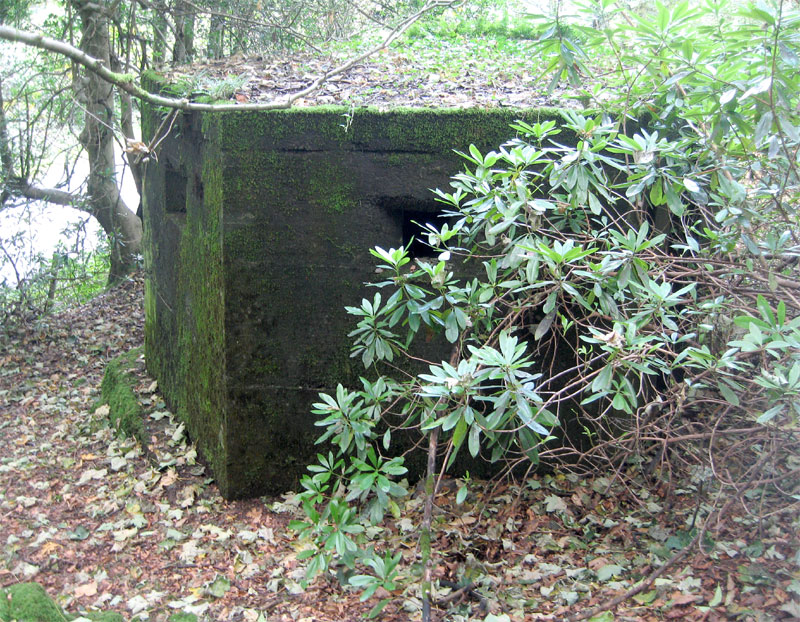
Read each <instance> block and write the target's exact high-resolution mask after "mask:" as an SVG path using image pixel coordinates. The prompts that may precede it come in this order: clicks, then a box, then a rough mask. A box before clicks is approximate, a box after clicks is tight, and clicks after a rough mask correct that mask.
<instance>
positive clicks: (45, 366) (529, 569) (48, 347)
mask: <svg viewBox="0 0 800 622" xmlns="http://www.w3.org/2000/svg"><path fill="white" fill-rule="evenodd" d="M142 327H143V311H142V282H141V277H138V278H135V279H133V280H131V281H130V282H128V283H126V284H124V285H123V286H120V287H117V288H115V289H113V290H112V291H110V292H108V293H106V294H104V295H102V296H100V297H98V298H97V299H95V300H93V301H92V302H91V303H89V304H87V305H84V306H82V307H80V308H75V309H71V310H68V311H66V312H63V313H60V314H57V315H53V316H50V317H48V318H46V319H45V320H43V321H40V322H39V323H38V324H36V325H35V326H32V327H29V328H27V329H24V330H17V331H15V332H14V333H13V334H12V335H10V336H8V337H7V338H5V339H4V340H0V551H1V553H0V587H7V586H9V585H12V584H14V583H17V582H22V581H36V582H38V583H40V584H42V585H43V586H44V587H45V588H46V590H47V591H48V593H49V594H50V595H52V596H53V597H54V598H55V599H56V601H57V602H58V603H59V604H61V605H62V606H64V607H65V608H66V609H67V610H68V611H70V612H72V613H77V612H80V611H86V610H91V609H94V608H101V609H104V610H115V611H118V612H120V613H121V614H123V616H124V617H125V618H126V619H142V620H144V619H149V620H166V619H168V618H169V617H170V616H171V615H174V614H175V613H177V612H186V613H192V614H195V615H196V616H197V617H198V618H199V619H208V620H231V621H237V622H238V621H248V622H257V621H259V620H264V621H266V620H278V621H284V620H286V621H289V620H292V621H300V620H305V621H333V620H337V621H345V620H358V619H362V616H363V615H364V614H365V613H367V612H368V611H369V610H370V609H371V607H372V606H373V605H374V604H375V603H376V602H377V600H378V598H379V597H386V598H389V599H390V602H389V604H388V605H387V606H386V608H385V609H384V610H383V612H382V613H381V614H380V615H379V619H381V620H413V619H419V617H420V613H419V607H420V603H419V600H418V591H417V587H416V583H414V582H413V581H409V582H408V584H406V586H405V587H402V586H401V587H399V588H398V589H397V590H396V591H395V592H393V593H388V592H385V593H379V594H377V595H376V596H374V597H372V598H371V599H368V600H367V601H366V602H360V600H359V594H358V592H356V591H354V590H353V589H352V588H343V587H341V586H340V585H339V583H338V581H337V580H336V577H335V576H331V577H329V578H328V579H320V580H317V581H315V582H314V583H312V584H311V585H310V586H309V587H308V588H307V589H306V590H303V588H302V586H301V582H302V580H303V578H304V568H303V564H302V562H301V561H298V559H297V555H298V553H299V552H300V551H301V550H302V549H303V544H302V543H298V542H297V540H296V538H295V537H294V534H293V533H292V532H291V531H289V530H288V529H287V524H288V522H289V520H290V519H292V518H297V517H299V514H298V511H297V503H296V501H295V500H294V498H293V496H292V495H285V496H284V497H282V498H279V499H268V498H261V499H252V500H246V501H233V502H231V501H225V500H224V499H222V497H221V496H220V495H219V492H218V490H217V488H216V486H215V485H214V482H213V480H212V479H211V475H210V474H209V473H208V472H207V471H206V470H205V468H204V467H203V465H202V464H201V462H200V461H199V459H198V457H197V455H196V452H195V449H194V447H193V446H192V445H190V444H187V442H186V438H185V433H184V431H183V426H182V425H181V424H180V423H179V422H177V421H175V420H174V419H173V418H172V415H171V414H170V413H169V412H168V411H167V409H166V407H165V405H164V403H163V402H162V401H161V399H160V398H159V396H158V391H157V386H156V384H155V383H154V382H153V380H152V379H151V378H148V377H147V375H146V373H145V371H144V365H143V360H142V358H141V357H139V358H138V359H137V365H138V372H137V381H136V387H135V390H136V394H137V397H138V400H139V402H140V403H141V405H142V407H143V409H144V413H145V419H146V421H147V428H146V429H147V439H148V447H147V449H146V450H143V448H142V447H141V446H140V445H139V444H138V443H137V442H135V441H133V440H131V439H125V438H121V437H118V436H117V434H116V433H115V430H114V429H113V428H112V427H110V425H109V423H108V421H107V417H106V412H107V409H106V408H104V407H102V406H101V407H100V408H96V406H97V405H98V403H99V396H100V382H101V380H102V376H103V372H104V369H105V367H106V364H107V362H108V361H109V360H110V359H111V358H113V357H114V356H116V355H118V354H120V353H124V352H128V351H130V350H131V349H132V348H135V347H138V346H141V345H142ZM630 482H636V479H635V478H631V479H629V484H628V485H627V486H625V487H623V486H622V485H621V484H620V482H619V481H618V480H617V479H615V478H613V477H612V476H611V475H610V474H602V473H598V474H596V475H595V476H594V477H593V478H592V479H586V478H585V477H584V478H578V477H575V476H571V475H568V474H550V475H542V476H536V477H534V478H531V479H529V480H527V481H525V482H521V483H518V484H510V483H502V484H497V485H494V484H486V483H480V482H474V483H473V484H472V486H471V488H470V491H471V492H470V494H469V496H468V498H467V500H466V501H465V502H464V503H462V504H461V505H457V504H456V503H455V492H454V490H451V489H446V491H445V492H444V493H443V494H442V495H441V496H440V497H439V498H438V501H437V504H438V512H437V518H436V525H435V529H436V534H437V535H436V540H435V542H434V547H435V550H436V551H437V556H436V562H437V563H436V569H437V570H436V576H437V578H438V579H439V590H438V592H437V606H436V607H435V610H434V619H436V620H454V621H458V620H468V619H472V620H545V619H547V620H566V619H569V618H570V617H571V616H574V615H576V614H582V613H583V614H586V613H587V612H589V611H590V610H592V608H593V607H596V606H601V611H599V612H597V613H596V615H595V616H594V617H593V618H592V619H593V620H595V621H601V620H602V621H606V620H608V621H610V620H643V621H651V620H652V621H655V620H665V619H687V620H712V621H713V620H730V619H734V620H753V621H762V620H781V621H783V620H792V619H798V618H800V554H798V518H797V516H796V515H793V514H792V513H788V512H774V513H771V512H770V511H769V510H770V508H769V507H768V506H767V507H765V506H764V503H765V500H764V499H754V500H752V503H753V506H754V507H753V508H751V509H755V506H756V504H760V505H759V509H760V514H761V516H762V517H763V518H762V519H760V520H759V519H757V518H755V517H753V516H751V515H749V513H748V509H749V508H747V507H746V506H742V507H739V508H738V509H737V510H735V511H734V512H733V513H731V514H729V515H728V516H727V517H726V518H727V519H726V521H725V523H724V524H720V525H715V526H714V528H713V529H709V531H708V532H707V537H706V539H705V540H704V547H703V550H700V549H699V548H698V547H694V548H691V549H690V550H688V551H687V552H686V555H685V556H684V557H683V558H682V559H680V561H678V562H677V563H673V564H671V565H670V566H669V567H668V568H667V570H666V571H665V572H664V573H663V574H662V575H661V576H659V577H658V578H657V579H655V580H654V581H652V583H650V584H648V586H647V587H646V589H644V590H643V591H641V592H640V593H639V594H637V595H636V596H634V597H633V598H630V599H627V600H625V602H623V603H622V604H619V605H617V606H615V607H614V608H610V609H609V610H606V611H602V609H603V604H604V603H608V602H609V601H610V600H611V599H613V598H615V597H618V596H620V595H622V594H624V593H626V592H627V591H628V590H630V589H631V588H632V587H634V586H635V585H637V583H638V582H640V581H641V580H642V579H643V578H645V577H647V576H648V575H650V574H651V573H653V572H654V571H655V570H656V569H657V568H659V567H660V566H661V565H662V564H664V563H665V561H667V560H670V559H671V558H674V556H675V555H676V552H679V551H681V550H682V549H683V547H685V546H686V545H687V543H688V542H689V541H690V540H692V537H693V531H692V526H693V521H694V520H695V519H696V518H697V516H698V515H699V516H700V517H702V516H703V513H704V509H703V507H700V508H699V510H698V507H697V506H696V503H695V500H696V499H697V497H698V495H697V491H696V489H695V488H694V487H693V486H692V485H691V483H688V482H687V483H685V484H682V485H675V484H673V485H672V486H666V485H661V486H644V485H643V484H642V485H641V486H639V487H637V486H635V485H634V486H631V485H630ZM490 493H491V494H490ZM421 506H422V499H421V497H419V496H414V495H411V496H409V497H408V498H407V499H406V500H405V502H404V504H403V507H402V508H401V515H400V516H399V517H388V518H387V519H386V520H385V522H384V523H383V524H382V525H381V526H380V527H379V528H377V529H376V530H375V532H374V533H373V534H371V535H372V536H374V538H373V541H374V542H376V543H377V548H385V549H388V550H391V551H397V552H400V553H402V557H403V562H402V567H403V568H404V571H405V572H406V573H408V574H410V573H412V572H413V571H414V569H415V567H414V564H415V560H416V556H417V548H416V540H417V526H418V525H419V518H420V515H421V510H422V508H421ZM459 587H463V588H465V589H460V590H459ZM612 612H613V613H612Z"/></svg>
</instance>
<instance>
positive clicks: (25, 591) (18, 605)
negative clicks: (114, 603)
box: [0, 583, 124, 622]
mask: <svg viewBox="0 0 800 622" xmlns="http://www.w3.org/2000/svg"><path fill="white" fill-rule="evenodd" d="M78 617H83V618H87V619H89V620H94V621H95V622H124V618H123V617H122V616H121V615H120V614H118V613H115V612H113V611H107V612H100V611H97V612H89V613H84V614H81V616H77V615H70V614H68V613H65V612H64V610H63V609H61V607H59V606H58V605H57V604H56V603H55V602H54V601H53V599H52V598H50V597H49V596H48V595H47V592H45V590H44V588H43V587H42V586H41V585H39V584H38V583H17V584H16V585H12V586H9V587H8V588H5V589H1V588H0V622H69V621H70V620H74V619H75V618H78Z"/></svg>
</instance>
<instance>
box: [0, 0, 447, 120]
mask: <svg viewBox="0 0 800 622" xmlns="http://www.w3.org/2000/svg"><path fill="white" fill-rule="evenodd" d="M456 1H457V0H429V2H428V3H427V4H426V5H425V6H424V7H423V8H422V9H420V10H419V11H417V12H416V13H415V14H414V15H411V16H410V17H407V18H406V19H405V20H403V21H402V22H401V23H400V24H399V25H398V26H397V27H395V28H394V30H392V31H391V32H390V33H389V34H388V35H386V37H384V39H383V41H382V42H381V43H380V44H378V45H376V46H375V47H373V48H371V49H370V50H368V51H366V52H364V53H363V54H359V55H358V56H355V57H353V58H351V59H350V60H348V61H346V62H345V63H343V64H341V65H339V66H338V67H336V68H334V69H331V70H330V71H328V72H326V73H324V74H323V75H321V76H320V77H318V78H317V79H316V80H314V81H313V82H312V83H311V85H310V86H308V87H307V88H305V89H303V90H302V91H298V92H297V93H294V94H293V95H291V96H289V97H287V98H285V99H281V100H278V101H273V102H265V103H262V104H201V103H197V102H190V101H189V100H188V99H177V98H173V97H162V96H161V95H156V94H154V93H150V92H148V91H146V90H145V89H143V88H142V87H140V86H138V85H137V84H135V83H134V76H132V75H129V74H119V73H115V72H113V71H111V70H110V69H109V68H108V67H106V66H105V65H104V64H103V62H102V61H101V60H100V59H97V58H94V57H92V56H89V55H88V54H86V53H85V52H83V51H81V50H79V49H78V48H76V47H74V46H72V45H70V44H68V43H65V42H64V41H59V40H57V39H51V38H50V37H45V36H44V35H41V34H37V33H31V32H27V31H24V30H18V29H16V28H12V27H10V26H0V39H5V40H6V41H14V42H18V43H23V44H25V45H29V46H31V47H36V48H39V49H42V50H47V51H48V52H55V53H56V54H61V55H62V56H66V57H67V58H69V59H70V60H72V61H74V62H75V63H78V64H79V65H82V66H83V67H86V69H88V70H90V71H92V72H94V73H95V74H97V75H98V76H99V77H100V78H102V79H103V80H105V81H106V82H108V83H109V84H113V85H114V86H116V87H117V88H119V89H121V90H122V91H124V92H126V93H129V94H131V95H133V96H134V97H137V98H138V99H141V100H142V101H146V102H149V103H151V104H154V105H156V106H165V107H167V108H175V109H178V110H185V111H189V112H220V111H225V110H239V111H245V110H247V111H253V110H279V109H286V108H291V106H292V104H294V102H296V101H297V100H298V99H301V98H303V97H307V96H308V95H310V94H311V93H313V92H314V91H316V90H318V89H319V88H320V87H321V86H322V85H323V84H325V83H326V82H327V81H328V80H330V79H331V78H333V77H334V76H337V75H339V74H341V73H344V72H345V71H347V70H348V69H350V68H351V67H353V66H354V65H357V64H358V63H360V62H361V61H363V60H364V59H366V58H368V57H370V56H372V55H373V54H375V53H377V52H379V51H380V50H382V49H384V48H386V47H388V46H389V45H391V44H392V43H393V42H394V41H395V40H396V39H397V38H398V37H399V36H400V35H402V34H403V33H404V32H405V31H406V30H408V28H409V27H410V26H411V25H412V24H414V23H415V22H416V21H417V20H419V19H420V18H421V17H422V16H423V15H425V14H426V13H428V12H430V11H432V10H434V9H438V8H443V7H448V6H452V5H453V4H455V3H456Z"/></svg>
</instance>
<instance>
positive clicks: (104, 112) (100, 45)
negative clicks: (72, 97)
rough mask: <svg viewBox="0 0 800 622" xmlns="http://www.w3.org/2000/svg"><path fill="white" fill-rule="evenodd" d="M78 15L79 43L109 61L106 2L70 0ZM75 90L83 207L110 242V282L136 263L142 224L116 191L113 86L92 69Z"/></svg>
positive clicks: (85, 49) (131, 268) (124, 274)
mask: <svg viewBox="0 0 800 622" xmlns="http://www.w3.org/2000/svg"><path fill="white" fill-rule="evenodd" d="M73 6H74V7H75V9H76V11H77V12H78V15H79V16H80V19H81V34H82V38H81V44H80V48H81V50H83V51H84V52H86V53H87V54H89V55H90V56H93V57H94V58H98V59H100V60H102V61H103V63H104V64H105V65H106V66H107V67H110V66H111V62H110V60H111V59H110V50H111V43H110V39H109V35H108V16H107V14H106V13H105V12H104V10H105V9H106V8H107V5H105V4H101V5H100V6H98V3H97V2H88V1H87V0H73ZM78 80H79V81H78V83H77V84H76V85H75V87H76V88H75V90H76V95H77V99H78V101H79V102H81V103H82V104H83V105H84V107H85V110H86V113H85V115H84V128H83V131H82V132H81V135H80V141H81V144H82V145H83V147H84V148H85V149H86V154H87V156H88V158H89V177H88V179H87V195H88V202H89V205H88V208H89V210H88V211H90V213H91V214H92V215H94V217H95V218H96V219H97V221H98V222H99V223H100V226H101V227H102V228H103V231H105V233H106V234H107V235H108V239H109V245H110V247H111V271H110V273H109V275H108V279H109V283H113V282H116V281H118V280H119V279H121V278H123V277H125V276H126V275H127V274H128V273H130V272H131V271H132V270H133V269H134V268H135V267H136V265H137V261H138V256H139V254H140V252H141V245H142V223H141V221H140V220H139V218H137V216H136V214H134V213H133V212H132V211H131V210H130V209H129V208H128V206H127V205H126V204H125V202H124V201H123V200H122V196H121V195H120V191H119V187H118V186H117V175H116V168H115V167H116V162H115V158H114V140H113V138H114V137H113V127H114V89H113V87H112V86H111V85H110V84H108V83H107V82H105V81H103V80H102V79H101V78H100V77H99V76H98V75H97V74H96V73H94V72H92V71H86V72H82V74H81V75H80V77H79V79H78Z"/></svg>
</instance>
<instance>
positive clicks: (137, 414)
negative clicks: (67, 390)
mask: <svg viewBox="0 0 800 622" xmlns="http://www.w3.org/2000/svg"><path fill="white" fill-rule="evenodd" d="M142 354H143V349H142V348H141V347H140V348H134V349H133V350H131V351H130V352H127V353H125V354H121V355H120V356H118V357H116V358H115V359H112V360H111V361H109V363H108V365H107V366H106V372H105V375H104V376H103V383H102V384H101V385H100V391H101V399H102V402H103V403H104V404H108V408H109V412H108V418H109V420H110V421H111V424H112V425H113V426H114V427H115V428H116V429H117V430H119V431H120V432H121V433H122V434H125V435H126V436H132V437H134V438H135V439H137V440H138V441H139V442H142V443H143V442H144V423H143V421H142V406H141V404H139V399H138V398H137V397H136V392H135V391H134V386H135V384H136V376H135V375H134V373H133V372H134V370H136V369H137V368H139V367H141V366H142V364H143V363H142Z"/></svg>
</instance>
